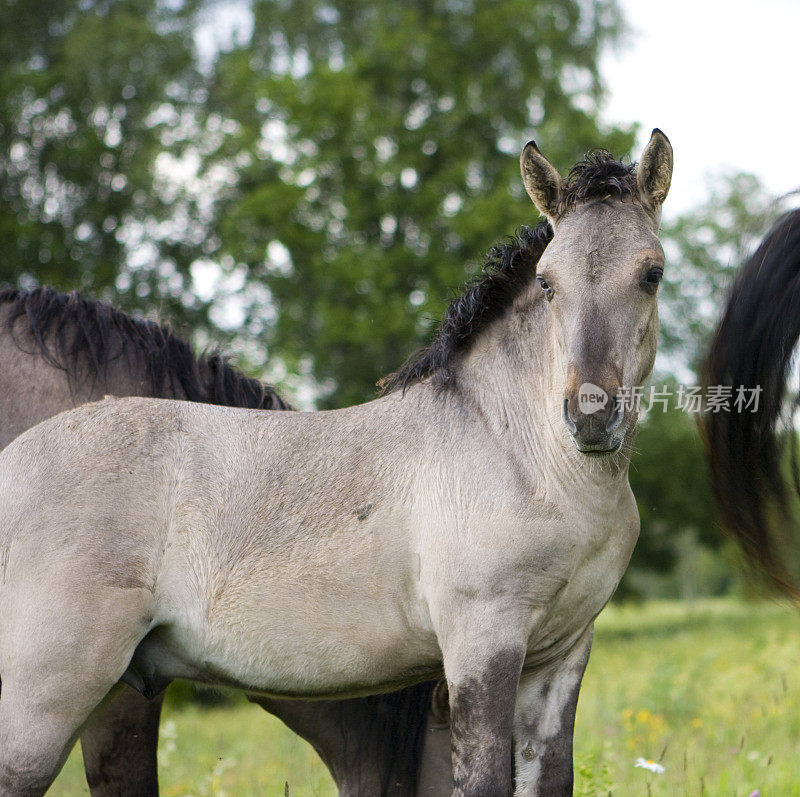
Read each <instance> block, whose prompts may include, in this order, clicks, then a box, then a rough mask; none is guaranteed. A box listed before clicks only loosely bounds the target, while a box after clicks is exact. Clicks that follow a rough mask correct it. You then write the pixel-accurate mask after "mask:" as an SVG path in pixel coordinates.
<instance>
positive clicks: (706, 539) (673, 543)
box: [619, 381, 731, 597]
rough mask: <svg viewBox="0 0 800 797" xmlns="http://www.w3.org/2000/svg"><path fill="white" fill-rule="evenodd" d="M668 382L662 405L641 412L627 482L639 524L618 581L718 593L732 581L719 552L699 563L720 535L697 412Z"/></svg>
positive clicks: (669, 592)
mask: <svg viewBox="0 0 800 797" xmlns="http://www.w3.org/2000/svg"><path fill="white" fill-rule="evenodd" d="M666 386H667V389H668V391H669V393H670V395H671V398H670V401H669V406H668V409H667V411H666V412H664V411H662V407H660V406H658V405H656V406H654V407H653V408H652V409H651V410H650V412H648V413H647V416H646V417H645V418H644V419H643V421H642V422H641V423H640V426H639V432H638V435H637V440H636V452H635V453H634V455H633V457H632V458H631V468H630V482H631V488H632V489H633V494H634V495H635V496H636V502H637V504H638V507H639V515H640V517H641V523H642V528H641V533H640V535H639V542H638V543H637V545H636V549H635V551H634V554H633V558H632V560H631V566H630V568H629V569H628V572H627V573H626V575H625V579H624V581H623V583H622V585H621V588H620V593H619V595H620V596H623V597H624V596H631V595H645V596H648V597H656V596H658V597H664V596H678V595H680V596H682V597H693V596H694V595H696V594H698V593H699V594H720V593H721V592H724V591H726V590H727V589H728V588H729V587H730V586H731V576H730V575H729V573H728V570H727V567H726V565H725V561H724V559H723V558H722V557H720V555H719V553H718V552H715V553H714V554H713V555H712V557H711V558H712V561H711V562H710V563H708V564H710V565H711V566H710V567H705V568H704V567H703V566H704V564H705V561H704V560H703V558H702V553H703V552H708V553H710V551H711V549H712V548H713V549H717V548H718V547H719V545H720V542H721V538H720V537H719V535H718V533H717V531H716V530H715V528H714V525H713V523H714V516H713V503H712V500H711V490H710V486H709V483H708V477H707V471H706V463H705V457H704V453H703V448H702V444H701V442H700V438H699V435H698V433H697V427H696V423H695V416H694V415H691V414H689V413H687V412H686V411H685V410H683V409H677V408H676V407H675V395H676V392H677V384H676V383H675V382H672V381H670V382H667V383H666ZM661 387H662V385H661V384H660V383H659V384H658V385H657V388H658V389H660V388H661ZM646 404H647V402H645V405H646ZM715 563H716V566H715Z"/></svg>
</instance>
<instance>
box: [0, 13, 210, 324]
mask: <svg viewBox="0 0 800 797" xmlns="http://www.w3.org/2000/svg"><path fill="white" fill-rule="evenodd" d="M197 9H198V2H197V0H185V1H184V2H179V3H163V2H160V0H82V1H81V2H74V0H2V3H0V197H2V202H0V247H2V251H3V258H2V261H0V280H6V281H10V282H16V283H21V284H23V285H25V284H33V283H49V284H51V285H54V286H56V287H59V288H62V289H74V288H78V289H82V290H85V291H87V292H89V293H94V294H102V295H106V296H109V297H113V298H115V299H116V300H117V301H121V302H122V303H124V304H125V305H126V306H127V307H128V308H129V309H139V310H145V309H147V308H148V307H149V306H151V305H152V304H153V303H154V302H155V303H156V304H160V305H162V307H165V309H166V310H168V311H171V312H172V314H178V315H180V314H182V313H183V312H184V310H185V309H187V310H189V311H190V310H191V309H192V308H193V307H194V308H195V309H197V308H198V307H199V304H198V302H197V301H196V300H195V299H194V297H193V296H192V295H191V293H190V292H189V291H188V290H187V288H188V285H187V280H186V277H187V274H188V267H189V264H190V263H191V262H192V261H193V260H194V259H195V258H197V257H198V255H199V254H201V253H202V241H203V238H204V237H205V235H204V231H203V230H201V229H199V228H200V227H202V224H201V223H200V222H198V216H200V214H199V213H198V209H197V207H196V202H193V203H190V202H189V200H188V199H187V198H186V197H175V196H173V195H170V193H169V191H167V190H164V186H162V185H159V179H158V170H157V160H158V158H159V157H161V158H163V157H164V155H165V153H171V155H172V157H179V156H180V155H181V152H182V150H184V149H185V148H186V146H187V140H186V138H187V136H195V137H196V130H195V127H196V123H197V119H196V111H197V108H198V103H199V102H200V101H202V100H203V99H204V94H203V89H202V85H201V82H200V75H199V73H198V71H197V67H196V64H195V60H194V55H193V48H194V43H193V38H192V36H193V30H194V24H195V22H194V20H195V15H196V13H197ZM176 199H177V204H176ZM190 204H191V205H192V206H191V207H190V206H189V205H190ZM181 219H182V220H183V224H182V225H181V223H180V222H181Z"/></svg>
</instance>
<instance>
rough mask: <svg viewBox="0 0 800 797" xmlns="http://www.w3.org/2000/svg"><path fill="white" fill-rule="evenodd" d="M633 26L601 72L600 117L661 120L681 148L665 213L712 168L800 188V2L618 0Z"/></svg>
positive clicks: (693, 200)
mask: <svg viewBox="0 0 800 797" xmlns="http://www.w3.org/2000/svg"><path fill="white" fill-rule="evenodd" d="M618 2H620V5H621V7H622V10H623V13H624V15H625V17H626V19H627V20H628V24H629V26H630V28H631V29H632V30H631V34H630V36H629V37H628V39H627V40H626V41H625V42H624V44H623V47H622V48H621V51H620V52H619V53H618V54H608V55H607V56H606V57H605V58H604V60H603V62H602V72H603V75H604V77H605V80H606V84H607V87H608V89H609V95H610V96H609V99H608V103H607V105H606V107H605V113H604V114H603V117H604V119H605V120H607V121H609V122H639V123H641V126H642V130H641V140H640V141H639V142H638V143H639V147H638V152H641V148H642V147H643V146H644V144H645V143H646V142H647V139H648V138H649V136H650V131H651V130H652V128H654V127H660V128H661V129H662V130H663V131H664V132H665V133H666V134H667V136H669V139H670V141H671V142H672V146H673V148H674V150H675V173H674V175H673V181H672V189H671V191H670V197H669V199H668V200H667V204H666V205H665V214H668V215H671V214H674V213H676V212H679V211H683V210H686V209H687V207H689V206H691V205H694V204H697V203H701V202H702V201H703V197H704V196H705V185H706V178H707V176H708V174H709V173H718V172H720V171H724V170H727V169H731V170H736V171H748V172H752V173H754V174H756V175H758V176H759V177H760V178H761V179H762V181H763V182H764V183H765V185H766V186H767V188H768V189H769V190H770V191H772V192H774V193H776V194H782V193H786V192H789V191H792V190H795V189H797V188H800V2H798V0H757V2H753V1H752V0H748V2H744V0H670V2H652V1H651V0H618Z"/></svg>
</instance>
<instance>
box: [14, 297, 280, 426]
mask: <svg viewBox="0 0 800 797" xmlns="http://www.w3.org/2000/svg"><path fill="white" fill-rule="evenodd" d="M0 305H5V306H7V314H6V317H5V330H4V331H5V332H7V333H8V334H9V335H10V336H11V337H12V339H14V340H15V341H16V342H17V344H18V345H20V346H22V345H23V344H22V342H21V341H19V340H18V338H16V337H15V332H14V326H15V323H16V321H17V320H18V319H20V318H24V319H25V321H26V326H27V331H28V332H29V334H30V336H31V338H32V339H33V341H35V343H36V346H37V348H38V350H39V353H40V354H41V356H42V357H44V359H45V360H46V361H47V362H48V363H49V364H50V365H52V366H53V367H54V368H58V369H60V370H63V371H66V372H67V374H68V375H69V376H70V378H71V379H73V380H74V379H77V378H78V374H80V373H81V370H82V369H81V364H82V363H84V362H87V361H88V363H89V365H90V369H89V371H90V374H89V375H90V377H91V378H97V376H102V375H104V374H105V373H106V370H107V368H108V365H109V364H110V363H111V362H114V361H115V360H117V359H119V358H120V357H127V356H129V355H130V354H138V355H139V356H141V358H142V360H143V361H144V364H145V378H146V380H147V383H146V388H147V391H148V394H149V395H151V396H154V397H160V398H175V397H184V396H185V398H186V399H187V400H188V401H198V402H203V403H207V404H223V405H226V406H231V407H249V408H252V409H267V410H284V409H290V407H289V405H288V404H287V403H286V402H285V401H284V400H283V399H282V398H281V397H280V396H279V395H278V394H277V393H276V392H275V390H273V388H271V387H270V386H269V385H264V384H262V383H261V382H260V381H259V380H257V379H251V378H249V377H247V376H245V375H244V374H243V373H242V372H241V371H239V370H238V369H237V368H234V367H233V366H231V365H230V364H229V363H228V362H227V360H226V358H225V356H224V355H222V354H220V353H219V352H217V351H212V352H204V353H203V354H200V355H197V354H195V352H194V350H193V349H192V346H191V345H190V344H189V343H187V342H186V341H185V340H183V339H182V338H180V337H179V336H178V335H177V334H175V331H174V330H173V329H172V327H170V326H169V324H158V323H156V322H154V321H149V320H147V319H144V318H135V317H133V316H129V315H128V314H127V313H124V312H122V310H118V309H117V308H115V307H112V306H111V305H110V304H106V303H104V302H98V301H93V300H92V299H86V298H84V297H82V296H79V295H78V294H77V293H60V292H58V291H55V290H53V289H52V288H48V287H39V288H34V289H33V290H29V291H26V290H19V289H17V288H6V289H4V290H0ZM84 370H85V369H84Z"/></svg>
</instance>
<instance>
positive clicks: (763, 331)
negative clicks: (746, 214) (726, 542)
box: [701, 210, 800, 598]
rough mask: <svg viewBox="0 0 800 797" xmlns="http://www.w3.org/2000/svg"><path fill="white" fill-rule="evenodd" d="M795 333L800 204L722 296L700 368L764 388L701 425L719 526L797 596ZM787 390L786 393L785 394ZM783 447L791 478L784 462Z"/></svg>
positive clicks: (708, 380) (798, 332)
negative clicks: (793, 559) (790, 565)
mask: <svg viewBox="0 0 800 797" xmlns="http://www.w3.org/2000/svg"><path fill="white" fill-rule="evenodd" d="M798 339H800V210H794V211H792V212H790V213H787V214H786V215H785V216H784V217H783V219H781V220H780V221H779V222H778V223H777V224H776V225H775V226H774V227H773V228H772V230H771V231H770V232H769V234H768V235H767V236H766V237H765V238H764V240H763V241H762V242H761V244H760V246H759V247H758V249H757V250H756V251H755V253H754V254H753V255H752V256H751V257H750V258H749V259H748V260H747V261H746V262H745V263H744V265H743V266H742V268H741V270H740V271H739V273H738V275H737V276H736V279H735V281H734V283H733V286H732V288H731V292H730V295H729V296H728V300H727V303H726V305H725V310H724V313H723V316H722V319H721V321H720V323H719V325H718V326H717V329H716V331H715V333H714V337H713V340H712V343H711V347H710V350H709V353H708V355H707V358H706V361H705V367H704V382H705V384H706V385H729V386H732V388H733V390H734V391H736V390H737V388H738V387H739V386H740V385H741V386H742V387H744V388H745V389H747V390H748V391H750V390H753V389H758V388H761V392H760V394H759V403H758V408H757V411H756V412H752V411H750V409H744V410H743V411H741V412H736V411H731V412H717V413H712V412H707V413H705V414H704V415H703V416H701V431H702V432H703V435H704V437H705V441H706V444H707V447H708V457H709V464H710V467H711V480H712V487H713V490H714V496H715V499H716V503H717V507H718V510H719V513H720V516H721V518H722V521H723V523H724V525H725V527H726V528H727V529H728V530H729V531H730V532H731V533H732V534H733V536H734V538H735V539H736V541H737V542H738V543H739V544H740V546H741V547H742V549H743V551H744V552H745V554H746V555H747V556H748V558H749V561H750V562H751V563H752V564H754V565H755V566H756V568H757V569H758V570H760V571H761V572H762V573H763V574H764V575H766V576H767V577H768V578H769V579H770V580H771V581H772V583H773V584H775V585H777V586H778V587H779V588H780V589H782V590H783V591H784V592H787V593H789V594H791V595H793V596H794V597H795V598H797V597H800V592H798V591H797V590H796V589H795V588H794V587H793V586H792V585H791V579H790V576H789V574H788V570H787V568H786V566H785V565H784V564H783V557H784V553H785V547H786V544H787V539H786V535H785V530H786V529H789V528H792V527H794V526H795V525H796V523H797V520H796V517H795V518H793V517H792V510H791V507H790V504H789V499H790V496H791V495H792V493H793V492H795V491H796V492H800V475H799V474H798V463H797V458H796V453H795V441H796V436H797V432H796V430H795V429H794V426H793V424H792V414H789V415H787V414H786V413H785V412H784V410H785V407H786V405H787V403H790V404H793V405H794V406H795V407H796V406H797V404H798V403H800V396H794V397H792V400H791V401H787V399H789V395H790V394H789V389H788V382H789V379H790V376H791V373H792V363H793V360H794V350H795V345H796V344H797V342H798ZM787 394H789V395H787ZM787 445H788V446H789V448H790V453H791V471H792V474H791V477H792V481H793V484H792V485H791V486H789V485H787V481H786V477H785V473H784V471H783V466H784V464H785V459H784V455H785V453H786V448H787Z"/></svg>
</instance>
